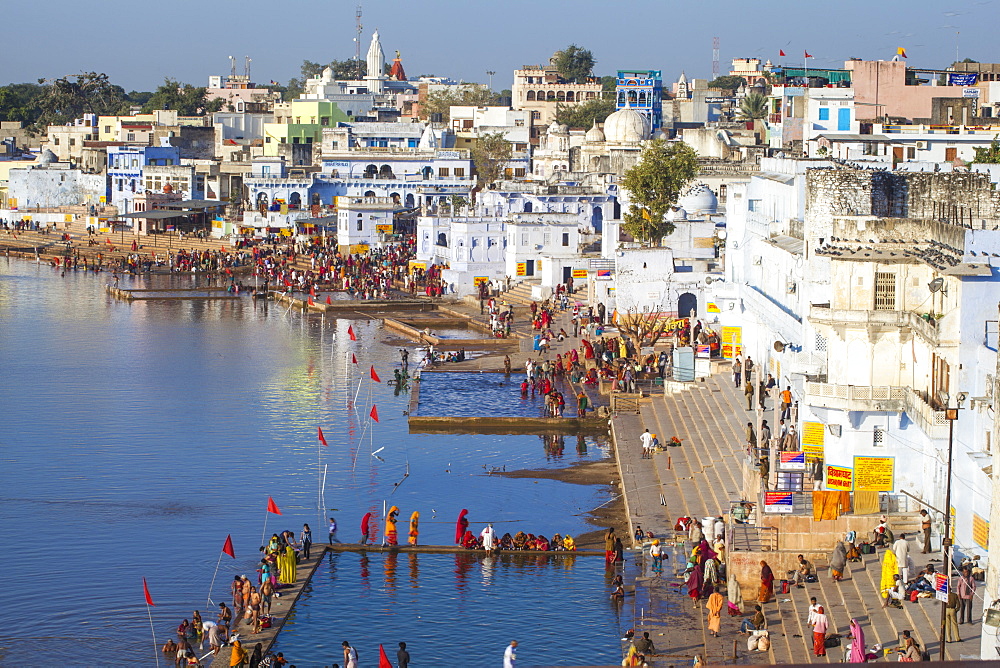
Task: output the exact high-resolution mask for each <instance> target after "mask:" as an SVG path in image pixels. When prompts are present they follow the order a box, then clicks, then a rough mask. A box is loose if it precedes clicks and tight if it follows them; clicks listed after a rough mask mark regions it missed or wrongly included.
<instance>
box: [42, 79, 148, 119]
mask: <svg viewBox="0 0 1000 668" xmlns="http://www.w3.org/2000/svg"><path fill="white" fill-rule="evenodd" d="M39 83H44V84H45V87H44V93H43V95H41V96H40V97H39V98H38V108H39V111H40V113H39V115H38V118H37V119H36V120H35V124H36V125H37V126H39V127H44V126H46V125H65V124H66V123H69V122H71V121H74V120H76V119H77V118H81V117H82V116H83V115H84V114H97V115H98V116H116V115H120V114H125V113H128V108H129V104H128V100H127V99H126V98H127V96H126V95H125V90H124V89H123V88H122V87H121V86H116V85H114V84H113V83H111V81H110V80H109V79H108V75H107V74H104V73H97V72H82V73H80V74H73V75H70V76H67V77H62V78H59V79H55V80H48V79H44V80H42V81H40V82H39Z"/></svg>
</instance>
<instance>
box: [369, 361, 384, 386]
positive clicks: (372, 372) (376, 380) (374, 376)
mask: <svg viewBox="0 0 1000 668" xmlns="http://www.w3.org/2000/svg"><path fill="white" fill-rule="evenodd" d="M369 373H370V374H371V377H372V380H374V381H375V382H376V383H381V382H382V379H381V378H379V377H378V374H377V373H375V365H374V364H373V365H372V368H371V371H370V372H369Z"/></svg>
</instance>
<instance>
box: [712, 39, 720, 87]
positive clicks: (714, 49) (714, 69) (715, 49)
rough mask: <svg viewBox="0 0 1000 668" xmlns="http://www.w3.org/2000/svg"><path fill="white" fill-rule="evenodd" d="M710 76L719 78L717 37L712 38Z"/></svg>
mask: <svg viewBox="0 0 1000 668" xmlns="http://www.w3.org/2000/svg"><path fill="white" fill-rule="evenodd" d="M712 78H713V79H718V78H719V38H718V37H713V38H712Z"/></svg>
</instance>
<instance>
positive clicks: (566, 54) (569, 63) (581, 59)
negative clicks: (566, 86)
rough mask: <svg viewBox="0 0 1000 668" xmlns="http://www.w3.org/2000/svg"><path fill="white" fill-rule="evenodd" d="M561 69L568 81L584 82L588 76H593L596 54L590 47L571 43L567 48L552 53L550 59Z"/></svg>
mask: <svg viewBox="0 0 1000 668" xmlns="http://www.w3.org/2000/svg"><path fill="white" fill-rule="evenodd" d="M549 62H551V63H552V65H554V66H555V68H556V69H557V70H558V71H559V76H561V77H562V78H563V79H565V80H566V81H571V82H574V83H583V82H584V81H586V79H587V77H589V76H591V74H592V73H593V70H594V65H595V64H596V63H597V61H596V60H594V54H592V53H591V52H590V51H589V50H588V49H581V48H580V47H578V46H577V45H576V44H570V45H569V46H567V47H566V48H565V49H561V50H559V51H556V52H555V53H554V54H552V58H551V59H550V61H549Z"/></svg>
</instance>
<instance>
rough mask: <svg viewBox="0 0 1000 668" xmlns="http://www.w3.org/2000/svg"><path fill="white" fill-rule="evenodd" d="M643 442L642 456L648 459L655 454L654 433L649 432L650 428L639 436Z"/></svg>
mask: <svg viewBox="0 0 1000 668" xmlns="http://www.w3.org/2000/svg"><path fill="white" fill-rule="evenodd" d="M639 440H640V441H641V442H642V456H643V458H644V459H648V458H649V457H652V456H653V435H652V434H650V433H649V430H648V429H647V430H646V431H644V432H642V436H640V437H639Z"/></svg>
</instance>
